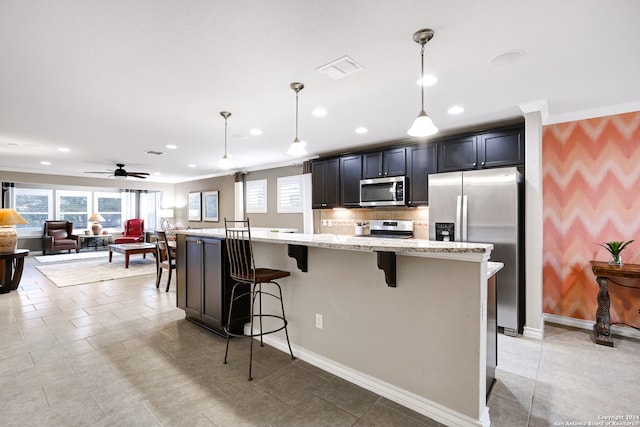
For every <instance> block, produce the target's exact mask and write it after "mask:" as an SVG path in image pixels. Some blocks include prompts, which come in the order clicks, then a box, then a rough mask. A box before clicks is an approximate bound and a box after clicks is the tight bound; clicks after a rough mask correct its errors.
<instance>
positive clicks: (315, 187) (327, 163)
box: [311, 159, 340, 209]
mask: <svg viewBox="0 0 640 427" xmlns="http://www.w3.org/2000/svg"><path fill="white" fill-rule="evenodd" d="M339 183H340V168H339V164H338V159H328V160H319V161H314V162H312V164H311V206H312V208H314V209H322V208H326V209H328V208H335V207H338V206H339V203H340V201H339V196H340V186H339Z"/></svg>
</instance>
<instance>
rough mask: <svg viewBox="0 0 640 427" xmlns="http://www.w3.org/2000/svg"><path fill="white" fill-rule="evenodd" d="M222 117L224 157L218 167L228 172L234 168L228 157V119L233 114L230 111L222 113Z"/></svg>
mask: <svg viewBox="0 0 640 427" xmlns="http://www.w3.org/2000/svg"><path fill="white" fill-rule="evenodd" d="M220 115H221V116H222V117H224V156H223V157H222V160H220V163H218V167H219V168H222V169H224V170H228V169H231V167H232V166H233V163H232V162H231V158H230V157H229V156H227V119H228V118H229V116H231V113H230V112H228V111H221V112H220Z"/></svg>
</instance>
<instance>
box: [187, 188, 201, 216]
mask: <svg viewBox="0 0 640 427" xmlns="http://www.w3.org/2000/svg"><path fill="white" fill-rule="evenodd" d="M200 198H201V193H200V192H197V193H189V221H202V209H201V200H200Z"/></svg>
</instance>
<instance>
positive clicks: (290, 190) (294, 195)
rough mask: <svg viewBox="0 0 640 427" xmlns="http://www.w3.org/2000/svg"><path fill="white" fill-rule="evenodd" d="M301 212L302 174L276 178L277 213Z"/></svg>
mask: <svg viewBox="0 0 640 427" xmlns="http://www.w3.org/2000/svg"><path fill="white" fill-rule="evenodd" d="M300 212H302V175H294V176H285V177H281V178H278V213H300Z"/></svg>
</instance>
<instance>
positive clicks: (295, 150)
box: [287, 83, 307, 157]
mask: <svg viewBox="0 0 640 427" xmlns="http://www.w3.org/2000/svg"><path fill="white" fill-rule="evenodd" d="M289 87H290V88H291V89H293V91H294V92H295V93H296V139H294V140H293V142H292V143H291V145H290V146H289V149H288V150H287V154H289V155H290V156H295V157H300V156H304V155H305V154H307V149H306V148H304V145H305V144H304V142H300V140H299V139H298V92H300V91H301V90H302V89H304V85H303V84H302V83H291V84H290V85H289Z"/></svg>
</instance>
